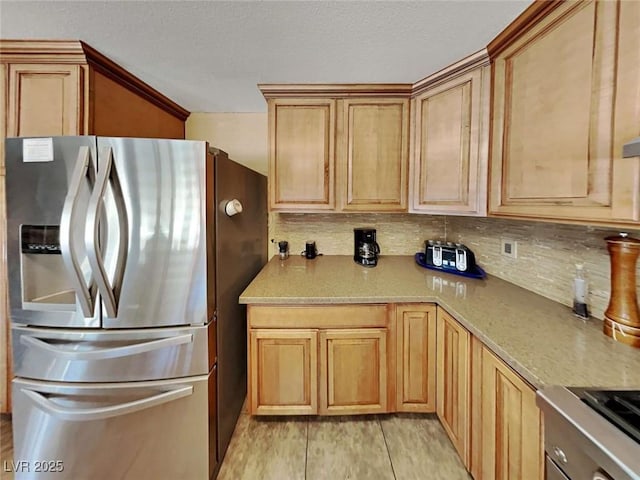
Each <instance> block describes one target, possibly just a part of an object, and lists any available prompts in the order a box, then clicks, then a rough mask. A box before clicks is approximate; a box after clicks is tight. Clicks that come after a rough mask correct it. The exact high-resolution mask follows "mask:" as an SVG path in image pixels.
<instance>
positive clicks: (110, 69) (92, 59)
mask: <svg viewBox="0 0 640 480" xmlns="http://www.w3.org/2000/svg"><path fill="white" fill-rule="evenodd" d="M80 44H81V45H82V48H83V50H84V52H85V55H86V59H87V60H86V61H87V63H88V64H89V66H91V67H93V68H95V69H96V70H97V71H98V72H100V73H102V74H103V75H105V76H106V77H108V78H110V79H111V80H113V81H114V82H117V83H119V84H120V85H122V86H124V87H126V88H127V89H129V90H131V91H132V92H134V93H136V94H137V95H139V96H140V97H142V98H144V99H145V100H147V101H149V102H151V103H153V104H154V105H156V106H158V107H160V108H161V109H163V110H164V111H166V112H168V113H170V114H171V115H173V116H174V117H177V118H179V119H180V120H181V121H185V120H186V119H187V117H189V115H190V113H191V112H189V111H188V110H186V109H184V108H183V107H181V106H180V105H178V104H177V103H175V102H174V101H173V100H171V99H170V98H168V97H166V96H164V95H163V94H162V93H160V92H159V91H157V90H156V89H155V88H153V87H152V86H150V85H149V84H147V83H145V82H143V81H142V80H140V79H139V78H138V77H136V76H135V75H133V74H132V73H129V72H128V71H126V70H125V69H124V68H122V67H121V66H120V65H118V64H117V63H115V62H114V61H113V60H111V59H109V58H107V57H105V56H104V55H103V54H101V53H100V52H98V51H97V50H96V49H94V48H93V47H90V46H89V45H87V44H86V43H84V42H82V41H81V42H80Z"/></svg>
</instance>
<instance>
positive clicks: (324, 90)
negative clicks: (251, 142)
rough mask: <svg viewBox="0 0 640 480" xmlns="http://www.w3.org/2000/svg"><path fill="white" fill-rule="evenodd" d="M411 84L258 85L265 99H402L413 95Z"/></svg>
mask: <svg viewBox="0 0 640 480" xmlns="http://www.w3.org/2000/svg"><path fill="white" fill-rule="evenodd" d="M412 87H413V86H412V85H411V84H410V83H363V84H359V83H332V84H324V83H322V84H321V83H312V84H295V83H274V84H266V83H260V84H258V88H259V89H260V91H261V92H262V94H263V95H264V98H267V99H269V98H292V97H305V98H308V97H332V98H348V97H385V98H391V97H402V98H406V97H407V96H409V95H410V94H411V91H412Z"/></svg>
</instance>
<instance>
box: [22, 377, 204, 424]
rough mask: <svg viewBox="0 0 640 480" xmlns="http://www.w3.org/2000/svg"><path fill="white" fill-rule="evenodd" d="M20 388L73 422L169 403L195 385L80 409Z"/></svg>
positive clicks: (58, 415) (64, 418)
mask: <svg viewBox="0 0 640 480" xmlns="http://www.w3.org/2000/svg"><path fill="white" fill-rule="evenodd" d="M20 390H21V391H22V393H24V394H25V395H26V396H27V397H29V398H30V399H31V400H33V402H34V403H36V404H37V405H38V406H39V407H40V408H41V409H42V410H44V411H45V412H47V413H48V414H50V415H53V416H55V417H58V418H60V419H62V420H69V421H72V422H77V421H89V420H104V419H105V418H111V417H117V416H120V415H127V414H129V413H134V412H139V411H140V410H144V409H146V408H150V407H155V406H157V405H162V404H163V403H168V402H171V401H173V400H178V399H179V398H182V397H187V396H189V395H192V394H193V386H192V385H188V386H185V387H181V388H177V389H175V390H169V391H168V392H163V393H161V394H159V395H154V396H152V397H147V398H141V399H140V400H134V401H133V402H127V403H121V404H120V405H111V406H109V407H100V408H86V409H82V410H79V409H76V408H68V407H61V406H59V405H56V404H55V403H53V402H52V401H50V400H49V399H47V397H45V396H44V395H42V394H40V393H38V392H35V391H33V390H27V389H24V388H21V389H20Z"/></svg>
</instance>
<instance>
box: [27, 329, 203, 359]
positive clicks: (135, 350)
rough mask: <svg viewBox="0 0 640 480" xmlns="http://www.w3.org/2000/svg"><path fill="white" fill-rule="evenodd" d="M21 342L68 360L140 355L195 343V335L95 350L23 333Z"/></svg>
mask: <svg viewBox="0 0 640 480" xmlns="http://www.w3.org/2000/svg"><path fill="white" fill-rule="evenodd" d="M20 343H21V344H22V345H25V346H27V347H34V348H38V349H40V350H45V351H47V352H49V353H51V354H53V355H55V356H56V357H58V358H64V359H67V360H104V359H107V358H118V357H127V356H132V355H138V354H140V353H146V352H151V351H154V350H160V349H162V348H169V347H175V346H178V345H183V344H185V343H193V335H191V334H186V335H178V336H174V337H167V338H161V339H159V340H152V341H150V342H142V343H135V344H133V345H126V346H124V347H114V348H98V349H95V350H72V349H69V348H63V347H58V346H54V345H51V344H50V343H47V342H45V341H42V340H41V339H39V338H36V337H32V336H27V335H22V336H21V337H20Z"/></svg>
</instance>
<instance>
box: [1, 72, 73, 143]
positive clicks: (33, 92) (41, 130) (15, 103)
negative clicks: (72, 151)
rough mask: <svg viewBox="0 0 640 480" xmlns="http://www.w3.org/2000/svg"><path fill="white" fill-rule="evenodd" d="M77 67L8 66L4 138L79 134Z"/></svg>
mask: <svg viewBox="0 0 640 480" xmlns="http://www.w3.org/2000/svg"><path fill="white" fill-rule="evenodd" d="M82 76H83V70H82V67H81V66H80V65H28V64H24V65H22V64H21V65H18V64H16V65H9V118H8V121H7V136H9V137H18V136H39V135H43V136H59V135H80V134H81V133H83V132H82V125H83V122H82V112H83V110H82V108H83V88H82V85H83V84H82Z"/></svg>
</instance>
